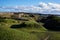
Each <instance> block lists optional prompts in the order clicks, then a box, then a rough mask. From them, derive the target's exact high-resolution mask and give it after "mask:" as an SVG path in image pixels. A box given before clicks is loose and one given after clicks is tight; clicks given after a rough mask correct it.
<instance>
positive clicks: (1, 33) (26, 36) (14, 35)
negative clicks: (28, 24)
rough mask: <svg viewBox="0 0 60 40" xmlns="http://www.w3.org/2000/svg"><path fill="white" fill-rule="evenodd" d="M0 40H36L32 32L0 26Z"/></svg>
mask: <svg viewBox="0 0 60 40" xmlns="http://www.w3.org/2000/svg"><path fill="white" fill-rule="evenodd" d="M0 40H37V37H36V36H35V35H33V34H30V33H27V32H23V31H18V30H15V29H11V28H8V27H3V26H0Z"/></svg>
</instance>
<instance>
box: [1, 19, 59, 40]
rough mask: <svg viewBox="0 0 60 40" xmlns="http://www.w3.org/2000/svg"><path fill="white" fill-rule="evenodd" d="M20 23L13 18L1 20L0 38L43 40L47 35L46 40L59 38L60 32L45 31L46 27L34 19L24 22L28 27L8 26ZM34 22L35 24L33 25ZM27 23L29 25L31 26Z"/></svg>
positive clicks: (8, 39) (57, 39) (9, 39)
mask: <svg viewBox="0 0 60 40" xmlns="http://www.w3.org/2000/svg"><path fill="white" fill-rule="evenodd" d="M21 23H22V22H20V21H17V20H13V19H5V22H1V23H0V40H44V39H45V38H46V37H48V36H49V38H48V40H60V32H53V31H47V29H45V28H44V27H43V26H42V25H43V24H42V23H37V22H35V21H34V20H32V21H31V20H30V21H26V22H25V24H26V25H28V27H25V28H15V29H14V28H10V26H11V25H15V24H21ZM36 24H37V26H34V25H36ZM29 25H31V27H32V28H31V27H30V26H29ZM32 25H33V26H32ZM37 27H38V28H37Z"/></svg>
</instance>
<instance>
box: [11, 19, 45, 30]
mask: <svg viewBox="0 0 60 40" xmlns="http://www.w3.org/2000/svg"><path fill="white" fill-rule="evenodd" d="M42 25H43V23H37V22H36V21H34V20H30V21H26V22H22V23H20V24H18V25H12V26H11V28H15V29H17V28H18V29H23V30H24V29H30V30H33V29H34V30H37V31H38V30H40V31H46V29H45V28H44V27H43V26H42Z"/></svg>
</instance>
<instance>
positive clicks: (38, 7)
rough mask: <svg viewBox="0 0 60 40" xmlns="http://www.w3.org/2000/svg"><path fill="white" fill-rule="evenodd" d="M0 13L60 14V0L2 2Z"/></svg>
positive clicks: (11, 0) (7, 0) (3, 0)
mask: <svg viewBox="0 0 60 40" xmlns="http://www.w3.org/2000/svg"><path fill="white" fill-rule="evenodd" d="M0 12H35V13H49V14H60V0H0Z"/></svg>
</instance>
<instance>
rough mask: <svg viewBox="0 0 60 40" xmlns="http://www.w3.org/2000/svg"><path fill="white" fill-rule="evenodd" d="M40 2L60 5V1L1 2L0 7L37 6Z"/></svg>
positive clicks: (21, 0)
mask: <svg viewBox="0 0 60 40" xmlns="http://www.w3.org/2000/svg"><path fill="white" fill-rule="evenodd" d="M39 2H45V3H48V2H53V3H60V0H0V6H16V5H17V6H20V5H27V6H29V5H37V4H38V3H39Z"/></svg>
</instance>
